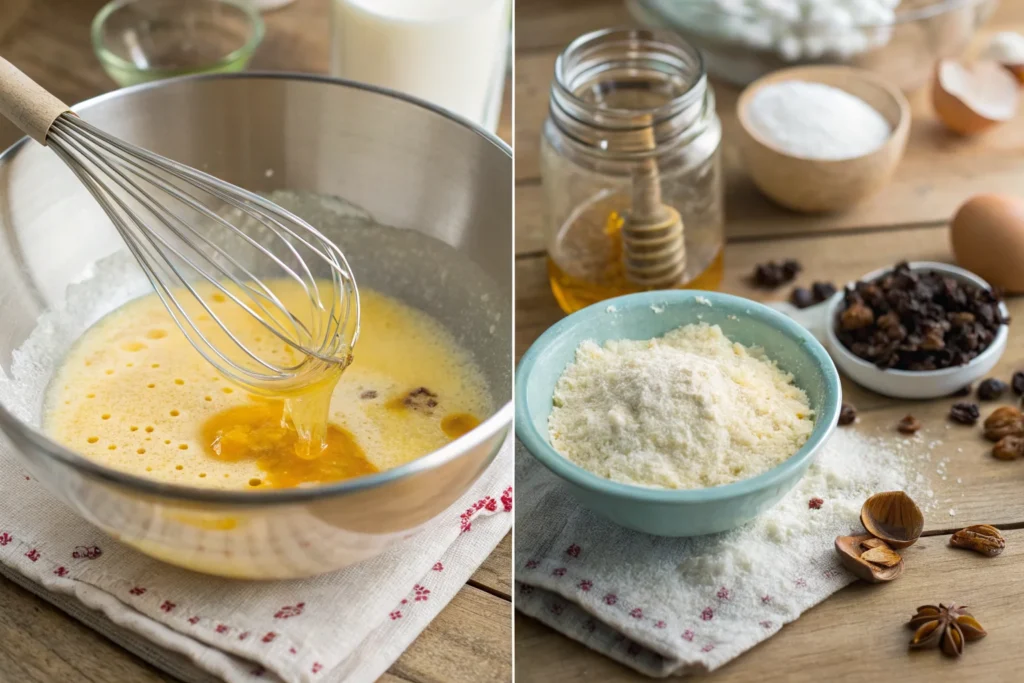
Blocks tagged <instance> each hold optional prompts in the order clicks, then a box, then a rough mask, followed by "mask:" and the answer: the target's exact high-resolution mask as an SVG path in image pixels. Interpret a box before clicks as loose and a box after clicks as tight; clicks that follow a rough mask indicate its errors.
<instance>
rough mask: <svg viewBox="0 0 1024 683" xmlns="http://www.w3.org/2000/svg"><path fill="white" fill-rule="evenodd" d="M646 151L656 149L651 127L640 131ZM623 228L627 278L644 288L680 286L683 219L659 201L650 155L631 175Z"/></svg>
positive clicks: (655, 170)
mask: <svg viewBox="0 0 1024 683" xmlns="http://www.w3.org/2000/svg"><path fill="white" fill-rule="evenodd" d="M641 135H642V136H643V137H642V138H641V144H642V145H643V149H644V150H646V151H652V152H653V150H654V149H655V140H654V126H653V125H650V126H647V127H646V128H645V129H643V131H641ZM624 218H625V221H624V223H623V225H622V257H623V262H624V265H625V271H626V277H627V278H629V280H630V281H631V282H633V283H634V284H637V285H641V286H643V287H653V288H668V287H674V286H675V285H677V284H679V280H680V278H681V277H682V275H683V271H685V270H686V243H685V241H684V240H683V219H682V217H681V216H680V215H679V212H678V211H676V210H675V209H674V208H672V207H671V206H668V205H667V204H665V203H663V202H662V200H661V177H660V174H659V173H658V163H657V161H656V160H655V159H654V157H653V155H652V156H650V157H648V158H646V159H644V160H643V161H642V162H641V163H640V167H639V168H638V169H637V171H636V173H635V174H634V176H633V197H632V206H631V208H630V211H629V214H628V215H626V216H624Z"/></svg>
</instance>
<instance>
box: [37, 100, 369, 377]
mask: <svg viewBox="0 0 1024 683" xmlns="http://www.w3.org/2000/svg"><path fill="white" fill-rule="evenodd" d="M47 142H49V143H50V146H51V148H52V149H53V150H54V151H55V152H56V153H57V154H58V155H59V156H60V158H61V159H62V160H63V161H64V162H65V163H66V164H67V165H68V166H69V167H70V168H71V170H72V171H73V172H74V173H75V175H76V176H77V177H78V178H79V180H81V181H82V183H83V184H84V185H85V187H86V188H87V190H88V191H89V192H90V193H91V194H92V196H93V197H94V198H95V199H96V200H97V202H98V203H99V204H100V206H101V207H102V208H103V210H104V211H105V212H106V213H107V215H108V217H109V218H110V219H111V221H112V223H113V224H114V227H115V229H116V230H117V231H118V233H119V234H120V235H121V237H122V238H123V239H124V241H125V243H126V244H127V245H128V248H129V250H130V252H131V253H132V255H133V256H134V257H135V258H136V260H137V261H138V262H139V264H140V265H141V267H142V270H143V272H144V274H145V275H146V277H147V278H148V279H149V281H150V283H151V284H152V285H153V288H154V290H155V291H156V293H157V295H158V296H159V297H160V299H161V301H162V302H163V303H164V306H165V308H166V309H167V310H168V312H169V314H170V315H171V318H172V319H173V321H174V322H175V324H176V325H177V327H178V328H179V329H181V331H182V333H183V334H185V336H186V338H187V339H188V340H189V341H190V342H191V343H192V345H193V346H194V347H195V348H196V350H197V351H198V352H199V353H200V354H201V355H202V356H203V358H205V359H206V360H207V361H208V362H210V363H211V364H213V365H214V366H216V367H217V368H219V369H220V370H221V372H223V373H224V374H225V375H227V376H229V377H231V378H232V379H234V380H236V381H238V382H240V383H241V384H243V385H247V386H250V387H253V388H260V386H261V385H266V384H267V383H270V384H274V385H279V384H280V383H282V382H294V381H297V380H299V379H301V376H302V375H303V373H304V372H306V371H307V370H311V369H312V366H313V365H316V364H318V363H321V362H324V363H331V364H337V363H339V362H340V363H342V364H347V363H348V362H349V360H350V357H351V349H352V347H353V346H354V345H355V343H356V341H357V339H358V336H359V291H358V288H357V287H356V285H355V279H354V277H353V276H352V271H351V268H350V266H349V264H348V261H347V260H346V258H345V255H344V253H342V251H341V249H339V248H338V247H337V245H335V244H333V243H332V242H331V241H330V240H328V239H327V238H326V237H325V236H324V235H323V234H321V233H320V232H319V231H318V230H316V229H315V228H314V227H313V226H311V225H309V224H308V223H306V222H305V221H303V220H302V219H301V218H299V217H298V216H295V215H294V214H292V213H291V212H289V211H286V210H284V209H282V208H280V207H278V206H277V205H275V204H273V203H272V202H270V201H268V200H266V199H264V198H263V197H261V196H259V195H257V194H254V193H251V192H248V191H246V190H242V189H241V188H237V187H235V186H233V185H230V184H228V183H225V182H224V181H221V180H218V179H216V178H214V177H213V176H210V175H208V174H206V173H203V172H202V171H198V170H196V169H192V168H190V167H188V166H184V165H182V164H179V163H178V162H175V161H172V160H169V159H165V158H164V157H161V156H159V155H156V154H154V153H152V152H149V151H147V150H143V149H140V148H138V147H135V146H134V145H130V144H129V143H126V142H123V141H120V140H117V139H114V138H110V137H109V136H107V135H106V134H104V133H103V132H102V131H100V130H98V129H96V128H95V127H93V126H90V125H89V124H87V123H85V122H84V121H82V120H81V119H78V118H77V117H74V116H71V115H68V114H63V115H61V116H59V117H58V118H57V119H56V121H54V122H53V124H52V126H51V129H50V132H49V134H48V137H47ZM200 193H202V196H201V195H200ZM204 197H208V198H209V199H204ZM212 203H216V204H217V206H216V207H211V204H212ZM175 207H177V208H175ZM225 211H234V212H237V214H238V216H239V217H241V218H242V220H243V221H249V222H250V224H243V225H241V226H240V225H234V224H232V222H230V220H229V218H228V216H229V214H226V213H224V212H225ZM183 212H188V213H183ZM193 219H197V220H198V221H199V224H198V225H197V224H195V222H194V220H193ZM245 228H254V229H255V230H256V231H257V232H256V233H252V234H251V233H250V231H249V230H248V229H245ZM260 230H263V231H265V232H266V233H267V234H265V235H264V236H263V237H261V236H260V235H259V231H260ZM225 238H229V239H231V240H234V242H235V244H232V245H231V246H229V245H228V243H227V242H224V243H222V240H223V239H225ZM267 238H269V240H268V239H267ZM246 250H248V252H249V253H248V254H246V253H245V251H246ZM236 254H237V255H236ZM253 258H255V259H256V260H255V261H253ZM310 258H312V259H314V260H315V261H316V262H319V263H321V264H326V266H327V270H328V271H329V272H330V278H329V280H326V281H323V280H318V278H317V277H316V275H315V272H316V271H318V270H320V269H319V268H316V269H314V268H312V267H311V262H308V261H307V259H310ZM260 262H262V264H263V265H270V266H271V267H272V268H273V269H276V270H277V271H279V272H280V273H281V274H282V275H283V276H284V280H286V281H290V282H292V283H295V284H297V285H298V287H300V289H301V291H302V292H303V293H304V294H305V295H306V298H307V300H308V301H309V317H308V321H304V320H303V319H301V318H300V317H298V316H297V315H295V314H294V313H293V312H292V311H291V310H289V308H288V307H287V306H286V305H285V304H284V303H283V302H282V300H281V298H280V297H279V296H278V294H277V293H275V291H274V289H273V288H271V287H269V286H268V285H267V283H266V282H265V281H264V280H263V279H261V278H260V277H257V273H260V274H263V273H264V268H261V267H260ZM249 263H252V265H251V266H250V265H249ZM200 280H205V281H207V282H208V283H210V284H211V285H212V287H213V288H214V289H215V290H216V291H219V292H220V293H221V294H223V295H224V297H225V299H223V300H222V301H226V300H230V301H231V302H232V303H233V304H235V305H236V306H238V307H240V308H241V309H242V310H244V311H245V312H246V313H247V314H248V315H249V316H251V318H253V319H255V320H257V321H259V322H260V324H261V325H262V326H263V327H264V328H265V329H267V330H268V331H269V332H270V333H272V334H273V335H274V336H275V337H276V338H278V339H280V340H281V341H283V342H284V343H286V344H287V345H288V346H289V347H290V348H293V349H296V350H298V351H300V352H301V353H302V354H303V357H302V358H300V359H298V360H296V361H295V362H294V363H289V362H284V363H282V362H280V361H279V360H277V359H271V358H267V357H263V356H261V354H260V353H259V352H257V351H254V350H253V349H250V348H249V347H248V346H247V345H246V343H245V341H244V340H243V339H241V338H240V336H239V335H238V334H237V333H236V332H235V331H234V330H233V329H232V328H231V326H230V325H229V324H227V322H226V321H225V319H224V318H223V317H222V316H220V315H218V314H217V311H216V310H215V307H213V306H211V305H210V303H209V302H208V301H207V300H206V299H205V297H204V295H203V293H202V292H200V291H199V289H198V288H197V287H196V286H195V283H196V282H197V281H200ZM327 282H329V283H330V292H327V291H326V290H325V289H324V285H325V284H326V283H327ZM181 296H187V297H189V300H190V301H193V300H194V302H196V303H197V304H198V307H199V309H194V308H192V307H191V306H190V305H186V304H185V302H183V301H181V300H180V297H181ZM325 300H326V301H327V302H329V305H327V304H326V303H325ZM199 310H201V311H202V312H203V313H204V314H205V315H203V316H200V319H202V318H203V317H206V316H208V319H209V320H210V321H212V322H213V323H214V324H215V325H216V329H218V330H219V331H220V332H222V333H223V335H224V337H225V339H226V341H229V342H230V346H229V348H227V349H225V348H222V347H223V346H224V344H223V343H222V342H219V341H217V340H215V339H212V338H211V337H210V336H209V335H208V334H207V333H206V332H204V329H203V327H202V326H200V325H199V324H197V322H196V321H195V320H193V316H194V315H196V314H197V313H198V312H199ZM232 349H235V350H236V351H232ZM239 351H240V352H241V355H239V353H238V352H239Z"/></svg>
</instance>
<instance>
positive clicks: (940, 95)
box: [932, 59, 1020, 135]
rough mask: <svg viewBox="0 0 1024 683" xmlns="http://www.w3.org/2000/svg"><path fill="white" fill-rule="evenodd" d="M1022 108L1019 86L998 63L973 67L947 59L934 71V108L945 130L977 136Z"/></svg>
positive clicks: (977, 63) (1012, 76)
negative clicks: (1020, 106)
mask: <svg viewBox="0 0 1024 683" xmlns="http://www.w3.org/2000/svg"><path fill="white" fill-rule="evenodd" d="M1019 105H1020V83H1018V81H1017V79H1016V78H1015V77H1014V75H1013V74H1012V73H1010V72H1009V71H1008V70H1006V69H1005V68H1004V67H1003V66H1002V65H1001V64H999V63H998V62H994V61H991V60H984V61H979V62H975V63H973V64H970V65H965V64H961V63H960V62H957V61H955V60H952V59H944V60H942V61H940V62H939V64H938V66H937V67H936V69H935V78H934V80H933V82H932V106H933V107H934V108H935V115H936V116H937V117H938V118H939V120H940V121H942V123H943V125H945V126H946V128H948V129H950V130H951V131H953V132H954V133H959V134H960V135H976V134H978V133H981V132H983V131H986V130H988V129H989V128H991V127H993V126H995V125H996V124H999V123H1005V122H1006V121H1009V120H1010V119H1012V118H1013V117H1014V116H1016V114H1017V109H1018V107H1019Z"/></svg>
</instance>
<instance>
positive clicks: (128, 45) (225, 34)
mask: <svg viewBox="0 0 1024 683" xmlns="http://www.w3.org/2000/svg"><path fill="white" fill-rule="evenodd" d="M263 30H264V29H263V20H262V19H261V18H260V14H259V12H258V11H257V10H256V9H255V7H254V6H253V5H252V3H250V2H247V1H246V0H113V2H110V3H107V4H106V5H105V6H104V7H103V9H101V10H100V11H99V13H97V14H96V17H95V18H94V19H93V22H92V45H93V50H95V52H96V56H97V57H98V58H99V60H100V64H102V65H103V69H104V70H105V71H106V72H107V74H108V75H109V76H110V77H111V78H112V79H114V80H115V81H116V82H117V84H118V85H120V86H122V87H124V86H129V85H135V84H137V83H145V82H147V81H156V80H160V79H163V78H170V77H172V76H183V75H186V74H203V73H229V72H233V71H241V70H243V69H244V68H245V67H246V65H247V64H248V63H249V59H250V58H251V57H252V54H253V52H254V51H255V50H256V46H257V45H259V44H260V41H261V40H263Z"/></svg>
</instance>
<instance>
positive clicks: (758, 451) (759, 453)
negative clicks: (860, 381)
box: [548, 323, 814, 489]
mask: <svg viewBox="0 0 1024 683" xmlns="http://www.w3.org/2000/svg"><path fill="white" fill-rule="evenodd" d="M813 428H814V415H813V411H812V410H811V407H810V404H809V403H808V400H807V394H805V393H804V391H803V390H802V389H800V388H799V387H797V386H795V385H794V384H793V376H792V375H791V374H789V373H787V372H784V371H782V370H780V369H779V367H778V366H777V365H776V364H775V362H774V361H772V360H770V359H769V358H767V357H766V356H765V354H764V352H763V350H761V349H759V348H747V347H745V346H743V345H742V344H738V343H735V342H732V341H730V340H729V339H728V338H727V337H726V336H725V335H724V334H723V333H722V330H721V328H719V327H718V326H717V325H713V326H712V325H707V324H705V323H701V324H696V325H686V326H685V327H680V328H678V329H676V330H673V331H671V332H669V333H668V334H666V335H665V336H663V337H660V338H658V339H651V340H647V341H633V340H620V341H610V342H607V343H606V344H605V345H604V346H603V347H602V346H598V345H597V344H595V343H593V342H589V341H588V342H583V343H582V344H580V346H579V348H578V349H577V350H576V358H575V360H574V362H573V363H571V364H570V365H569V366H568V367H567V368H566V369H565V372H564V373H563V374H562V376H561V377H560V378H559V380H558V383H557V384H556V385H555V392H554V409H553V410H552V412H551V416H550V418H549V419H548V431H549V433H550V436H551V444H552V445H553V446H554V447H555V450H557V451H558V452H559V453H561V454H562V455H564V456H565V457H567V458H568V459H569V460H571V461H573V462H574V463H576V464H577V465H579V466H580V467H583V468H584V469H587V470H589V471H591V472H593V473H595V474H598V475H600V476H602V477H605V478H607V479H611V480H613V481H619V482H623V483H626V484H635V485H641V486H651V487H660V488H671V489H693V488H706V487H710V486H720V485H722V484H728V483H730V482H734V481H737V480H739V479H746V478H749V477H753V476H755V475H758V474H761V473H762V472H765V471H767V470H769V469H771V468H772V467H775V466H776V465H778V464H779V463H781V462H782V461H783V460H785V459H787V458H788V457H790V456H791V455H793V454H794V453H796V451H797V450H799V449H800V447H801V446H803V444H804V443H805V442H806V441H807V438H808V436H810V433H811V431H812V429H813Z"/></svg>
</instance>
